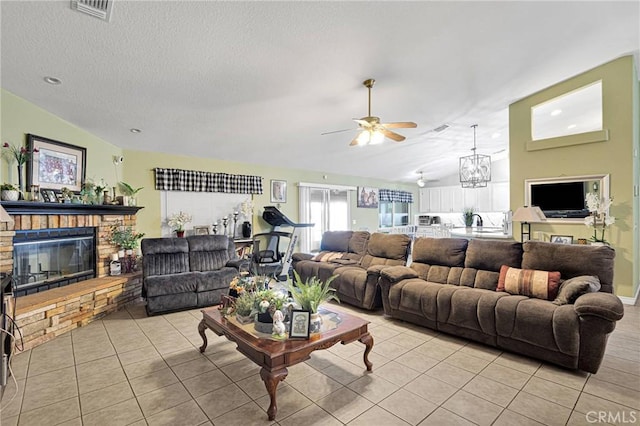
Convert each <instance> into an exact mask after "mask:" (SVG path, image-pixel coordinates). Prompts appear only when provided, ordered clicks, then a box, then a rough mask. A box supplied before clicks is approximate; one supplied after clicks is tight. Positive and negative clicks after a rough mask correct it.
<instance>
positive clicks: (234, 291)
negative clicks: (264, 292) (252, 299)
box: [229, 275, 256, 297]
mask: <svg viewBox="0 0 640 426" xmlns="http://www.w3.org/2000/svg"><path fill="white" fill-rule="evenodd" d="M255 290H256V280H255V277H250V276H246V275H245V276H236V277H234V278H233V279H232V280H231V283H229V296H232V297H239V296H242V295H243V294H244V293H245V292H253V291H255Z"/></svg>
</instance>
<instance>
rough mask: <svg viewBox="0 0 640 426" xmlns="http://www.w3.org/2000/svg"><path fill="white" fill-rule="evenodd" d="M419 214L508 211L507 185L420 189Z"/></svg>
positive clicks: (501, 183) (498, 183)
mask: <svg viewBox="0 0 640 426" xmlns="http://www.w3.org/2000/svg"><path fill="white" fill-rule="evenodd" d="M419 192H420V212H421V213H456V212H461V211H462V210H463V209H464V208H465V207H473V208H475V209H476V211H480V212H490V211H495V212H498V211H500V212H502V211H507V210H509V183H508V182H497V183H489V184H488V185H487V186H486V187H485V188H462V187H460V186H438V187H430V188H421V189H420V191H419Z"/></svg>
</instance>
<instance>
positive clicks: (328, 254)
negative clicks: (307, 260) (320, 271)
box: [311, 251, 344, 262]
mask: <svg viewBox="0 0 640 426" xmlns="http://www.w3.org/2000/svg"><path fill="white" fill-rule="evenodd" d="M343 254H344V253H342V252H338V251H321V252H320V253H318V254H316V255H315V256H313V259H311V260H315V261H316V262H331V261H332V260H334V259H340V258H341V257H342V255H343Z"/></svg>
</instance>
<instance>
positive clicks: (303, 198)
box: [298, 183, 356, 253]
mask: <svg viewBox="0 0 640 426" xmlns="http://www.w3.org/2000/svg"><path fill="white" fill-rule="evenodd" d="M355 189H356V188H354V187H347V186H337V185H321V184H305V183H300V185H299V189H298V190H299V200H300V206H299V212H300V221H301V222H303V223H313V224H315V226H313V227H309V228H303V231H302V235H301V236H300V250H301V251H303V252H306V253H311V252H314V251H318V250H319V249H320V240H321V239H322V234H323V233H324V232H326V231H345V230H349V229H351V227H350V226H349V223H351V211H350V207H351V202H350V200H351V191H355Z"/></svg>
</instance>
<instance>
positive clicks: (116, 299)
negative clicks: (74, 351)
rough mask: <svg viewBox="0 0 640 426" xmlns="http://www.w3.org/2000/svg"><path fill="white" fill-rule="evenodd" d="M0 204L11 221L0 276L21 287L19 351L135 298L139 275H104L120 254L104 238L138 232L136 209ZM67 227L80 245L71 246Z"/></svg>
mask: <svg viewBox="0 0 640 426" xmlns="http://www.w3.org/2000/svg"><path fill="white" fill-rule="evenodd" d="M2 207H4V209H5V210H6V211H7V212H8V213H9V215H11V217H12V218H13V220H14V223H13V224H11V223H0V272H2V273H4V274H8V273H12V272H13V273H14V278H15V279H14V285H18V289H17V291H16V295H17V298H16V312H15V320H16V323H17V324H18V326H19V327H20V329H21V332H22V334H23V336H24V349H29V348H31V347H34V346H36V345H38V344H40V343H43V342H45V341H47V340H49V339H52V338H54V337H55V336H57V335H60V334H62V333H65V332H67V331H69V330H72V329H73V328H76V327H79V326H81V325H85V324H87V323H89V322H91V321H93V320H95V319H97V318H100V317H101V316H103V315H105V314H107V313H109V312H112V311H115V310H117V309H118V308H119V307H121V306H123V305H124V304H126V303H129V302H131V301H134V300H136V299H138V298H139V297H140V292H141V287H142V283H141V279H140V273H133V274H127V275H121V276H118V277H110V276H109V262H110V260H111V254H113V253H115V252H116V251H117V247H115V246H114V245H112V244H111V243H110V242H109V238H110V235H111V227H112V226H113V225H124V226H132V227H134V228H135V225H136V213H137V211H138V210H139V209H140V208H141V207H128V206H112V205H104V206H100V205H82V204H56V203H36V202H25V201H16V202H5V201H3V202H2ZM72 230H73V233H74V234H76V235H75V236H74V238H76V239H77V241H75V242H72V243H70V244H69V243H68V238H67V237H69V233H70V232H71V231H72ZM56 239H57V240H58V241H56ZM60 240H62V241H60ZM88 240H91V244H89V241H88ZM32 242H39V243H40V244H38V245H35V246H31V245H30V243H32ZM14 245H15V247H14ZM91 245H92V246H93V247H92V248H91V247H90V246H91ZM25 246H27V247H28V249H27V250H26V251H21V248H24V247H25ZM52 246H57V247H62V253H58V254H56V255H53V252H52V251H51V250H52ZM14 249H15V250H14ZM14 253H17V254H16V255H15V258H14ZM87 259H88V262H89V263H91V265H89V266H91V267H92V268H88V267H87ZM14 262H18V264H17V265H15V266H16V267H15V268H14ZM80 278H84V280H82V281H81V280H80ZM74 281H79V282H74ZM20 284H22V285H23V288H22V289H20ZM36 288H37V289H38V290H39V291H38V292H36ZM29 293H33V294H29Z"/></svg>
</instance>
